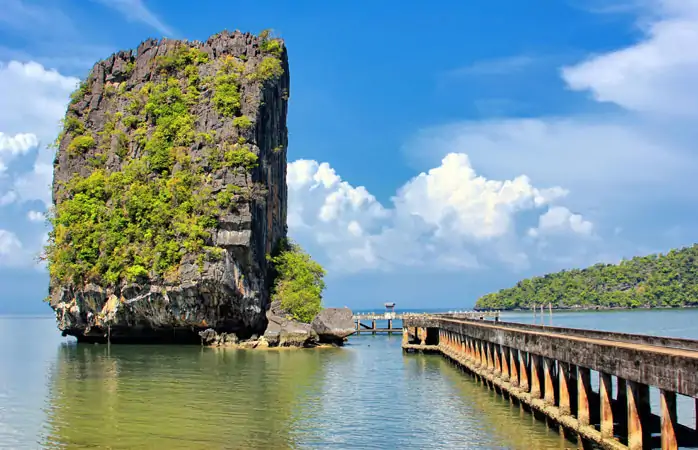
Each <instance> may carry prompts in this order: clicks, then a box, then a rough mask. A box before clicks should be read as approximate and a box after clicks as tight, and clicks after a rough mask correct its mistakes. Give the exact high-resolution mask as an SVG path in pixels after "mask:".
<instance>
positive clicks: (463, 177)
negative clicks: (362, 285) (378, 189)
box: [287, 153, 567, 272]
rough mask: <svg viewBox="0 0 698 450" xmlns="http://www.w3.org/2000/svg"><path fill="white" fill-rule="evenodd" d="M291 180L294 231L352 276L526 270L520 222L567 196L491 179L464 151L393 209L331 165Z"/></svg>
mask: <svg viewBox="0 0 698 450" xmlns="http://www.w3.org/2000/svg"><path fill="white" fill-rule="evenodd" d="M287 181H288V188H289V219H288V222H289V230H290V234H291V235H292V236H294V237H296V238H297V239H298V240H299V241H301V243H303V244H304V245H306V246H307V247H308V248H310V249H311V251H313V250H316V251H322V252H324V253H325V257H326V259H328V260H329V262H330V268H331V269H332V270H335V271H346V272H355V271H360V270H391V269H394V268H397V267H403V268H404V267H420V268H422V270H444V269H445V270H463V269H475V268H479V267H483V266H485V265H488V264H490V263H496V264H502V263H503V264H506V265H509V266H512V267H514V268H521V267H525V266H526V265H527V264H528V257H527V254H526V251H525V249H524V248H522V247H521V243H520V242H519V241H520V239H519V238H520V236H518V231H517V227H516V226H515V222H516V220H517V219H518V218H519V216H520V215H521V214H524V213H529V214H530V213H533V214H537V211H539V210H540V209H542V208H543V207H545V206H547V205H551V204H553V203H554V202H556V201H558V200H560V199H562V198H563V197H564V196H565V195H566V194H567V191H566V190H565V189H563V188H561V187H552V188H549V189H541V188H538V187H535V186H533V185H532V184H531V181H530V179H529V178H528V177H526V176H523V175H522V176H517V177H514V178H513V179H510V180H503V181H502V180H490V179H487V178H485V177H483V176H481V175H478V174H477V173H476V172H475V170H474V169H473V167H472V166H471V164H470V160H469V159H468V156H467V155H465V154H456V153H453V154H449V155H447V156H446V157H444V158H443V160H442V161H441V164H440V165H439V166H438V167H435V168H433V169H431V170H429V171H427V172H424V173H421V174H419V175H417V176H416V177H414V178H412V179H411V180H409V181H408V182H407V183H405V184H404V185H403V186H402V187H401V188H400V189H399V190H398V191H397V193H396V195H395V196H394V197H393V198H392V205H391V207H389V208H387V207H384V206H383V205H381V204H380V203H379V202H378V201H377V200H376V198H375V197H374V196H373V195H371V194H370V193H369V192H368V191H367V190H366V188H364V187H354V186H352V185H350V184H349V183H347V182H346V181H343V180H342V179H341V178H340V177H339V176H338V175H337V174H336V173H335V171H334V170H333V169H332V168H331V167H330V166H329V164H327V163H322V164H320V163H317V162H316V161H309V160H299V161H295V162H293V163H290V164H289V166H288V178H287Z"/></svg>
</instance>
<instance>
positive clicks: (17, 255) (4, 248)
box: [0, 229, 25, 266]
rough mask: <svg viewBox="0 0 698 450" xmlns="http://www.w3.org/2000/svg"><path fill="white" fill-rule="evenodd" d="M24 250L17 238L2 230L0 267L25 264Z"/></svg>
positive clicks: (0, 232) (0, 231)
mask: <svg viewBox="0 0 698 450" xmlns="http://www.w3.org/2000/svg"><path fill="white" fill-rule="evenodd" d="M23 256H24V249H23V248H22V243H21V242H20V241H19V239H17V236H16V235H15V234H14V233H12V232H10V231H7V230H2V229H0V266H16V265H19V264H20V263H22V262H24V259H25V258H24V257H23Z"/></svg>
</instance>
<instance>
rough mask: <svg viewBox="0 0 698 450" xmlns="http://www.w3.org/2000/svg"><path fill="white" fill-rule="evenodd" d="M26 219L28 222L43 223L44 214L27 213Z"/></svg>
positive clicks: (37, 212)
mask: <svg viewBox="0 0 698 450" xmlns="http://www.w3.org/2000/svg"><path fill="white" fill-rule="evenodd" d="M27 219H29V221H30V222H43V221H44V213H42V212H39V211H29V212H28V213H27Z"/></svg>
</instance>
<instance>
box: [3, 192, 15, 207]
mask: <svg viewBox="0 0 698 450" xmlns="http://www.w3.org/2000/svg"><path fill="white" fill-rule="evenodd" d="M15 200H17V193H15V191H9V192H6V193H4V194H3V195H0V206H5V205H9V204H10V203H14V201H15Z"/></svg>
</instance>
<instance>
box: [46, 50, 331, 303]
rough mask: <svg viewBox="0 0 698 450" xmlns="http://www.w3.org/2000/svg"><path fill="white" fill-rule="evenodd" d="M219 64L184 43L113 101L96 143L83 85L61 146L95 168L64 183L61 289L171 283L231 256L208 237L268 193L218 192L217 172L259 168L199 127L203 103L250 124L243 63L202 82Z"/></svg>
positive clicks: (49, 255) (226, 65)
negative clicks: (204, 68) (186, 268)
mask: <svg viewBox="0 0 698 450" xmlns="http://www.w3.org/2000/svg"><path fill="white" fill-rule="evenodd" d="M217 63H218V61H213V62H211V61H209V56H208V54H206V53H205V52H203V51H201V50H199V49H196V48H193V47H189V46H188V45H184V44H183V45H178V46H176V47H174V49H173V50H172V51H171V53H170V54H167V55H164V56H161V57H158V58H157V60H156V64H157V67H158V68H159V69H160V70H159V73H158V75H157V76H153V77H152V78H151V81H149V82H147V83H145V84H143V85H142V86H141V87H140V88H138V89H137V90H136V89H134V90H133V91H131V90H127V89H123V90H121V88H120V90H119V94H118V95H112V96H110V99H109V100H107V101H109V102H111V103H109V104H108V105H107V106H105V107H104V108H105V110H106V111H105V113H104V122H103V125H102V126H101V129H98V130H92V131H93V132H94V133H95V135H94V136H95V137H96V138H97V139H95V137H93V135H92V134H90V132H89V131H88V130H87V129H86V126H85V122H84V119H83V118H84V117H87V115H88V114H89V107H88V108H85V107H83V106H78V105H77V104H78V103H79V102H81V101H82V100H83V98H84V97H85V96H86V95H89V93H90V81H85V82H82V83H81V84H80V86H79V87H78V89H77V90H76V91H75V93H74V94H73V96H72V102H71V106H70V107H69V109H68V112H67V113H66V117H65V119H64V121H63V130H62V131H61V134H60V136H59V143H60V142H63V144H62V145H64V147H63V148H64V149H65V151H67V153H68V155H69V156H71V157H76V158H85V162H86V164H88V165H89V166H91V167H92V169H93V170H92V173H91V174H90V175H88V176H80V175H79V174H77V173H75V174H74V175H73V176H72V177H71V178H69V179H68V180H67V181H66V178H64V179H63V181H61V182H58V184H57V189H56V193H57V200H56V204H55V207H54V210H53V211H52V214H51V217H50V221H51V223H52V225H53V230H52V231H51V233H50V236H49V242H48V244H47V246H46V249H45V250H46V253H45V257H46V259H47V260H48V266H49V272H50V275H51V278H52V280H53V281H54V282H56V283H57V285H64V286H65V285H70V284H74V285H84V284H85V283H87V282H94V283H97V284H100V285H101V286H104V287H110V286H115V285H117V284H119V283H121V282H123V281H147V280H149V279H164V280H171V279H175V278H176V277H177V274H178V271H179V267H180V265H181V264H183V263H184V262H196V263H198V264H199V267H202V266H203V262H204V260H205V259H211V260H215V259H220V258H221V256H222V254H223V252H224V250H223V249H221V248H217V247H214V246H213V241H212V234H211V231H212V230H214V229H215V227H216V226H217V224H218V219H219V217H220V215H221V214H226V213H227V212H228V211H227V209H228V208H231V207H233V204H234V203H236V202H239V201H241V200H250V199H253V198H255V195H257V194H260V193H261V194H263V193H264V190H263V189H262V188H260V187H259V186H257V185H256V184H255V183H249V184H248V185H246V186H244V187H239V186H235V185H227V186H225V187H224V188H223V189H222V190H221V191H219V192H218V193H217V194H214V192H212V188H211V180H212V176H213V175H212V172H213V171H216V170H222V169H234V170H235V171H237V173H245V174H246V176H245V180H246V181H247V180H248V177H247V172H248V171H250V170H252V169H254V168H255V167H257V165H258V156H257V155H256V154H255V153H254V152H253V151H252V150H251V147H250V145H249V144H247V143H246V142H247V141H246V139H244V138H242V139H240V138H238V142H235V138H232V139H231V141H232V142H217V141H216V134H215V133H214V132H213V131H210V132H202V131H197V129H196V116H195V113H196V111H197V108H199V107H200V105H202V102H204V101H205V102H212V103H213V106H214V107H215V109H216V110H217V111H218V112H219V114H220V115H221V116H224V117H233V118H234V120H233V125H234V126H235V127H236V128H237V129H246V128H249V127H250V126H251V125H252V120H251V119H250V118H249V117H247V116H239V117H236V116H237V114H238V113H239V109H240V106H241V104H240V101H241V100H240V90H239V87H240V85H239V83H240V76H241V74H242V73H243V71H244V69H245V64H244V63H242V62H239V61H238V60H236V59H235V58H233V57H230V56H228V57H224V59H223V60H222V62H221V64H220V65H219V66H218V70H217V71H216V75H215V76H214V77H212V79H211V81H212V82H211V83H208V80H204V82H203V83H202V80H201V78H200V76H199V66H200V65H202V64H217ZM133 67H134V64H133V63H129V65H127V67H126V72H127V73H131V72H132V71H133ZM214 67H216V66H214ZM210 78H211V77H209V79H210ZM88 80H89V78H88ZM125 85H126V84H125V83H124V84H122V86H125ZM211 88H212V89H213V95H212V96H206V99H205V100H204V96H202V95H200V94H201V90H202V89H204V90H205V89H211ZM207 106H209V105H203V107H204V108H205V107H207ZM78 108H82V111H79V110H78ZM66 139H70V141H66ZM66 142H67V144H66ZM197 146H199V148H201V147H203V155H204V156H203V157H198V156H197V157H196V158H195V161H192V159H193V158H192V149H193V148H196V147H197ZM59 152H60V150H59ZM110 152H113V153H114V154H115V155H116V156H118V159H116V161H118V162H120V167H119V168H118V169H116V170H114V168H113V167H111V166H110V167H111V170H107V169H106V162H107V159H108V158H107V156H108V154H109V153H110ZM280 257H281V258H285V257H286V256H283V257H282V256H280ZM284 267H285V266H284ZM284 270H286V269H284ZM284 273H287V272H284ZM291 286H292V287H293V286H295V284H293V283H292V284H291ZM283 289H287V288H286V287H284V288H283ZM318 295H319V292H318Z"/></svg>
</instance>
